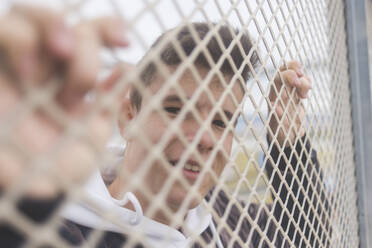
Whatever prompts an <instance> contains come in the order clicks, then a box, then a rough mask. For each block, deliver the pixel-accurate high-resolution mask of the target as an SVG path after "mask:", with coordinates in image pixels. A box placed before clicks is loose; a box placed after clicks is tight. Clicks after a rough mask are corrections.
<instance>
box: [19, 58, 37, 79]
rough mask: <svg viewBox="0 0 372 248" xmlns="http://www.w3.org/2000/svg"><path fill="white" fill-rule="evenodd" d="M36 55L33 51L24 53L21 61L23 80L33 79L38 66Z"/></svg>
mask: <svg viewBox="0 0 372 248" xmlns="http://www.w3.org/2000/svg"><path fill="white" fill-rule="evenodd" d="M35 63H36V56H35V54H33V53H30V54H27V55H24V56H23V58H22V60H21V63H20V67H19V70H20V74H21V77H22V80H31V77H32V75H33V73H34V72H35V68H36V64H35Z"/></svg>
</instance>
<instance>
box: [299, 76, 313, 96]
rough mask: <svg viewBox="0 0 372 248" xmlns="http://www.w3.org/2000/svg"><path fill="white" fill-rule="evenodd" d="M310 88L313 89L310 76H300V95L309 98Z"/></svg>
mask: <svg viewBox="0 0 372 248" xmlns="http://www.w3.org/2000/svg"><path fill="white" fill-rule="evenodd" d="M310 89H312V85H311V80H310V78H309V77H302V78H300V86H299V87H297V94H298V96H299V97H301V98H307V95H308V92H309V91H310Z"/></svg>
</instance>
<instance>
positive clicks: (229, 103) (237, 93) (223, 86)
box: [149, 66, 244, 109]
mask: <svg viewBox="0 0 372 248" xmlns="http://www.w3.org/2000/svg"><path fill="white" fill-rule="evenodd" d="M168 68H169V72H170V75H172V74H173V73H175V71H176V69H177V67H176V66H169V67H168ZM209 71H210V70H208V69H206V68H204V67H200V68H195V71H194V72H195V73H197V74H198V75H199V77H198V76H196V75H195V74H194V73H193V72H192V71H191V69H186V70H185V71H184V72H183V73H182V74H181V76H180V77H179V78H178V79H176V81H173V82H170V81H168V83H170V84H172V85H171V87H169V90H168V91H167V92H166V95H170V94H177V90H176V89H175V88H178V89H180V90H181V91H182V92H183V94H185V96H186V97H187V98H188V99H191V98H192V97H194V95H195V94H196V92H197V91H199V90H200V88H202V87H203V88H204V89H202V93H201V94H200V97H199V99H198V102H199V101H201V102H203V101H204V102H211V98H210V97H209V96H208V95H211V96H212V97H213V100H214V102H217V101H218V100H219V99H220V98H221V97H222V94H223V93H224V92H226V91H229V92H227V93H228V94H227V95H226V96H225V97H224V99H223V106H224V107H229V108H230V109H236V107H237V106H236V104H235V103H234V102H237V103H238V104H239V103H241V101H242V100H243V96H244V93H243V89H242V87H241V86H240V85H239V84H240V83H239V82H238V81H235V82H232V80H231V79H232V75H229V74H222V75H223V78H224V82H222V81H221V79H220V78H219V77H218V76H217V75H213V76H212V77H210V79H209V80H206V77H207V75H208V72H209ZM164 82H167V80H166V78H162V77H156V78H155V80H154V81H153V82H152V83H151V84H150V86H149V88H150V89H151V91H152V93H156V92H157V91H159V90H160V89H161V88H162V87H164V86H166V85H165V83H164ZM230 84H233V85H230ZM207 91H208V92H209V93H210V94H207ZM233 98H234V99H235V100H234V99H233Z"/></svg>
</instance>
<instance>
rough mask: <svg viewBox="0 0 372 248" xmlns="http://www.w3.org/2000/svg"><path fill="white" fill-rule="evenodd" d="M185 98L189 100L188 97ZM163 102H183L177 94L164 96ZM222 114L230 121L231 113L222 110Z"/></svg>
mask: <svg viewBox="0 0 372 248" xmlns="http://www.w3.org/2000/svg"><path fill="white" fill-rule="evenodd" d="M187 100H190V99H189V98H188V99H187ZM164 102H181V103H182V102H183V101H182V99H181V98H180V97H179V96H177V95H169V96H167V97H166V98H164ZM223 112H224V114H225V115H226V118H227V119H228V120H229V121H230V120H231V119H232V116H233V114H232V113H231V112H230V111H228V110H224V111H223Z"/></svg>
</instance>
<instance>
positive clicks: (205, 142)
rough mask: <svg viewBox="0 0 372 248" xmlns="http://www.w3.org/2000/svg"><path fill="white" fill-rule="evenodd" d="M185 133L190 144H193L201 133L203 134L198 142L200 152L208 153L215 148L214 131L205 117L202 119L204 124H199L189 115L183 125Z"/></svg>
mask: <svg viewBox="0 0 372 248" xmlns="http://www.w3.org/2000/svg"><path fill="white" fill-rule="evenodd" d="M202 125H203V126H202ZM183 131H184V134H185V137H186V139H187V141H188V142H189V143H191V142H193V141H194V139H197V138H198V135H200V134H199V133H200V132H202V133H201V136H200V137H199V140H198V141H197V149H198V152H200V153H206V152H210V151H212V149H213V146H214V142H213V138H212V136H211V135H212V133H211V132H212V130H211V128H210V124H208V123H207V122H206V121H205V118H204V117H202V123H199V122H198V121H197V120H196V119H195V118H194V117H191V116H189V115H188V116H187V117H186V120H185V121H184V123H183Z"/></svg>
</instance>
